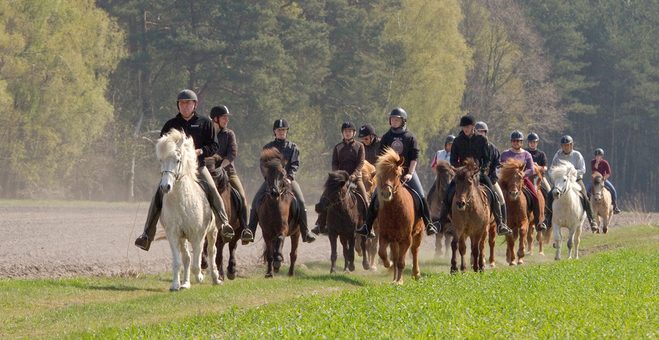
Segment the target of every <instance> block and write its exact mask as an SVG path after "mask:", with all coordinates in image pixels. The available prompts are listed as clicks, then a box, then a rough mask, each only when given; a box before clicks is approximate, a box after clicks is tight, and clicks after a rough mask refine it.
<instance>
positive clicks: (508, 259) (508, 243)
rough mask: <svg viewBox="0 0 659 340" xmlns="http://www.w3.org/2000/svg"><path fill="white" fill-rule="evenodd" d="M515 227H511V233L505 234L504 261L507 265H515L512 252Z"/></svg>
mask: <svg viewBox="0 0 659 340" xmlns="http://www.w3.org/2000/svg"><path fill="white" fill-rule="evenodd" d="M516 230H517V229H513V233H512V234H508V235H506V262H508V265H509V266H514V265H515V253H514V252H513V248H514V247H515V239H514V235H515V231H516Z"/></svg>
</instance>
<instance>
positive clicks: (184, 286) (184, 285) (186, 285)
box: [180, 282, 190, 290]
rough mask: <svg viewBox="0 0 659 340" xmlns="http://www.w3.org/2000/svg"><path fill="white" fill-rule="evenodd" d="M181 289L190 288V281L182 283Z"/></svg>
mask: <svg viewBox="0 0 659 340" xmlns="http://www.w3.org/2000/svg"><path fill="white" fill-rule="evenodd" d="M180 289H181V290H183V289H190V282H186V283H184V284H182V285H181V288H180Z"/></svg>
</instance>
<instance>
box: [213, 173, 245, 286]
mask: <svg viewBox="0 0 659 340" xmlns="http://www.w3.org/2000/svg"><path fill="white" fill-rule="evenodd" d="M213 179H214V180H215V186H216V187H217V192H219V193H220V197H222V201H224V204H225V206H226V207H230V209H226V212H227V218H228V219H229V224H230V225H231V226H232V227H233V229H234V230H235V233H234V235H233V238H232V239H231V240H230V241H229V242H224V240H223V239H222V237H218V238H217V240H216V241H215V246H216V247H217V256H216V257H215V266H216V267H217V269H218V271H219V275H220V281H224V267H223V260H224V258H223V255H224V254H223V253H224V245H226V244H228V245H229V263H228V266H227V278H228V279H229V280H233V279H235V278H236V248H237V247H238V241H239V240H240V235H241V234H242V231H243V230H244V229H245V228H246V227H247V225H246V224H247V221H246V219H247V218H246V213H247V211H242V210H241V209H246V207H245V206H244V205H243V204H241V203H238V202H236V201H235V200H234V199H232V197H231V196H232V193H231V192H232V190H233V189H232V188H231V185H230V184H229V176H228V175H227V172H226V170H224V168H216V169H215V170H214V171H213ZM238 196H239V195H238ZM241 199H242V198H241ZM219 227H221V226H219V225H218V228H219ZM218 230H219V229H218ZM203 260H204V261H202V268H204V265H206V263H205V262H206V261H205V259H203Z"/></svg>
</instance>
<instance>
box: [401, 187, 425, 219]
mask: <svg viewBox="0 0 659 340" xmlns="http://www.w3.org/2000/svg"><path fill="white" fill-rule="evenodd" d="M405 188H406V189H407V190H408V191H409V192H410V194H412V200H414V217H415V218H416V219H419V218H421V216H423V211H422V210H421V209H422V207H423V201H422V200H421V196H420V195H419V193H418V192H416V190H414V189H412V188H411V187H410V186H408V185H407V183H406V184H405Z"/></svg>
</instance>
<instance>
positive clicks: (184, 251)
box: [178, 237, 190, 289]
mask: <svg viewBox="0 0 659 340" xmlns="http://www.w3.org/2000/svg"><path fill="white" fill-rule="evenodd" d="M178 243H179V244H178V247H179V249H180V250H181V260H182V262H183V283H181V287H180V289H187V288H190V252H189V251H188V248H187V247H186V246H185V238H183V237H179V239H178Z"/></svg>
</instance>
